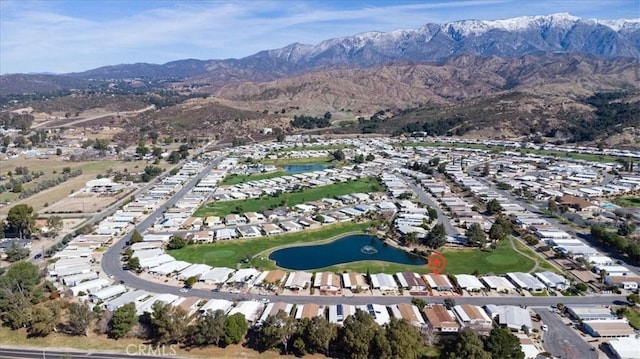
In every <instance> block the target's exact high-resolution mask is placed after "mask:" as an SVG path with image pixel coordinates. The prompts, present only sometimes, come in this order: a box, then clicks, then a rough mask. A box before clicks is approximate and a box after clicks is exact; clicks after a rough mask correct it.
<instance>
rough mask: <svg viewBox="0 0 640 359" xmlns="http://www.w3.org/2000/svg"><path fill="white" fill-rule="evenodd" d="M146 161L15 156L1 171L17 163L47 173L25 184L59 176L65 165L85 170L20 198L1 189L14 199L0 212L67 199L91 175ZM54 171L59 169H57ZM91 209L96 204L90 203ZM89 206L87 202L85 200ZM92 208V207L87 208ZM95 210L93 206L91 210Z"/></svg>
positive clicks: (3, 197)
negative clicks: (81, 160)
mask: <svg viewBox="0 0 640 359" xmlns="http://www.w3.org/2000/svg"><path fill="white" fill-rule="evenodd" d="M147 165H149V164H147V163H146V162H143V161H132V162H125V161H116V160H105V161H91V162H89V161H86V162H69V161H64V160H63V159H62V158H60V157H58V156H49V158H48V159H42V160H39V159H37V158H22V157H20V158H15V159H11V160H7V161H2V163H1V164H0V168H1V169H2V170H1V171H2V173H3V174H6V172H8V171H10V170H11V171H13V169H14V168H15V167H17V166H21V167H27V168H28V169H29V172H32V171H35V172H40V171H43V172H44V175H43V176H41V177H40V178H38V179H36V180H35V181H32V182H29V183H25V184H24V185H23V188H25V189H28V188H31V187H35V186H36V182H37V181H45V180H51V179H55V178H57V177H59V176H60V175H61V174H62V169H63V168H64V167H70V168H71V171H72V172H73V171H75V170H78V169H81V170H82V174H81V175H80V176H77V177H73V178H70V179H68V180H67V181H65V182H62V183H61V184H59V185H57V186H55V187H52V188H49V189H47V190H44V191H42V192H40V193H37V194H35V195H33V196H30V197H27V198H24V199H21V200H17V195H18V194H17V193H8V192H5V193H2V194H0V202H11V204H10V205H9V206H5V207H3V208H0V214H6V213H7V212H8V211H9V209H10V208H11V207H13V205H16V204H22V203H24V204H28V205H30V206H32V207H33V208H34V209H35V210H36V211H39V210H41V209H42V208H44V204H45V203H46V204H48V205H53V204H54V203H55V202H58V201H60V200H63V199H65V198H66V197H67V196H68V195H69V194H70V193H72V192H77V191H79V190H80V189H82V188H83V187H84V186H85V184H86V182H87V181H89V180H92V179H95V178H96V177H97V176H98V175H106V173H107V171H108V170H112V171H114V172H115V171H124V170H127V171H128V172H139V171H142V170H143V169H144V167H146V166H147ZM156 166H158V167H160V168H163V169H164V168H167V167H169V166H170V164H169V163H167V162H165V161H162V162H160V164H158V165H156ZM54 171H55V172H56V173H54ZM91 207H92V209H95V208H93V207H94V206H93V205H91ZM85 208H86V203H85ZM87 210H88V211H89V209H87ZM91 211H92V212H93V210H91Z"/></svg>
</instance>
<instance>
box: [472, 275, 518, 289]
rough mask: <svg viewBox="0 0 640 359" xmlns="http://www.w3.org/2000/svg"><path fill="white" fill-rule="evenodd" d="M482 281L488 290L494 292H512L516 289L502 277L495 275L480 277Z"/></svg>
mask: <svg viewBox="0 0 640 359" xmlns="http://www.w3.org/2000/svg"><path fill="white" fill-rule="evenodd" d="M481 279H482V281H484V282H485V283H486V284H487V285H488V286H489V288H491V289H496V290H503V289H508V290H512V289H515V288H516V287H515V286H514V285H513V284H512V283H511V282H509V281H508V280H507V278H504V277H498V276H495V275H486V276H483V277H481Z"/></svg>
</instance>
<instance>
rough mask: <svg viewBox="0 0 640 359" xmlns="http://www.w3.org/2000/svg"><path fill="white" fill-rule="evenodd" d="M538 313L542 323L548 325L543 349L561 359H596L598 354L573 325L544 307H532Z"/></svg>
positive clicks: (543, 337)
mask: <svg viewBox="0 0 640 359" xmlns="http://www.w3.org/2000/svg"><path fill="white" fill-rule="evenodd" d="M534 312H536V313H537V314H540V317H542V323H544V324H546V325H547V326H548V327H549V330H548V331H546V332H545V333H544V334H543V336H542V339H543V340H544V342H543V343H542V345H543V346H544V349H545V350H546V351H548V352H549V353H551V354H552V355H553V356H554V357H558V358H562V359H574V358H575V359H597V358H598V354H597V353H596V352H595V351H592V350H591V348H592V346H591V345H590V344H589V343H587V342H585V341H584V340H583V339H582V338H581V337H580V335H578V334H577V333H576V331H575V330H574V329H573V327H570V326H567V325H566V324H565V323H564V322H563V321H562V319H560V317H559V316H558V315H557V314H555V313H553V312H551V311H550V310H549V309H546V308H537V309H534Z"/></svg>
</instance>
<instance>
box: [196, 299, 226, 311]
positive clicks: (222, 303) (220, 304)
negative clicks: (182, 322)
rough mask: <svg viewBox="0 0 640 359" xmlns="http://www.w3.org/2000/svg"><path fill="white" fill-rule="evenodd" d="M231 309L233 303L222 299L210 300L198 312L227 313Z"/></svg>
mask: <svg viewBox="0 0 640 359" xmlns="http://www.w3.org/2000/svg"><path fill="white" fill-rule="evenodd" d="M231 307H233V302H231V301H228V300H224V299H211V300H209V301H208V302H206V303H205V304H204V305H203V306H202V307H200V310H201V311H202V312H206V311H208V310H211V311H212V312H215V311H216V310H222V311H223V312H225V313H227V312H228V311H229V310H230V309H231Z"/></svg>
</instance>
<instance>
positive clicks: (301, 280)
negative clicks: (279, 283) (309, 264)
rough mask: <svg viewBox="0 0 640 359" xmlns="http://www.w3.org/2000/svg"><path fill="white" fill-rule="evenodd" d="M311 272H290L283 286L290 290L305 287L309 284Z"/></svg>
mask: <svg viewBox="0 0 640 359" xmlns="http://www.w3.org/2000/svg"><path fill="white" fill-rule="evenodd" d="M312 276H313V274H311V273H309V272H302V271H298V272H292V273H290V274H289V277H287V281H286V282H285V283H284V287H285V288H287V289H292V290H300V289H307V288H309V285H310V284H311V277H312Z"/></svg>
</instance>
